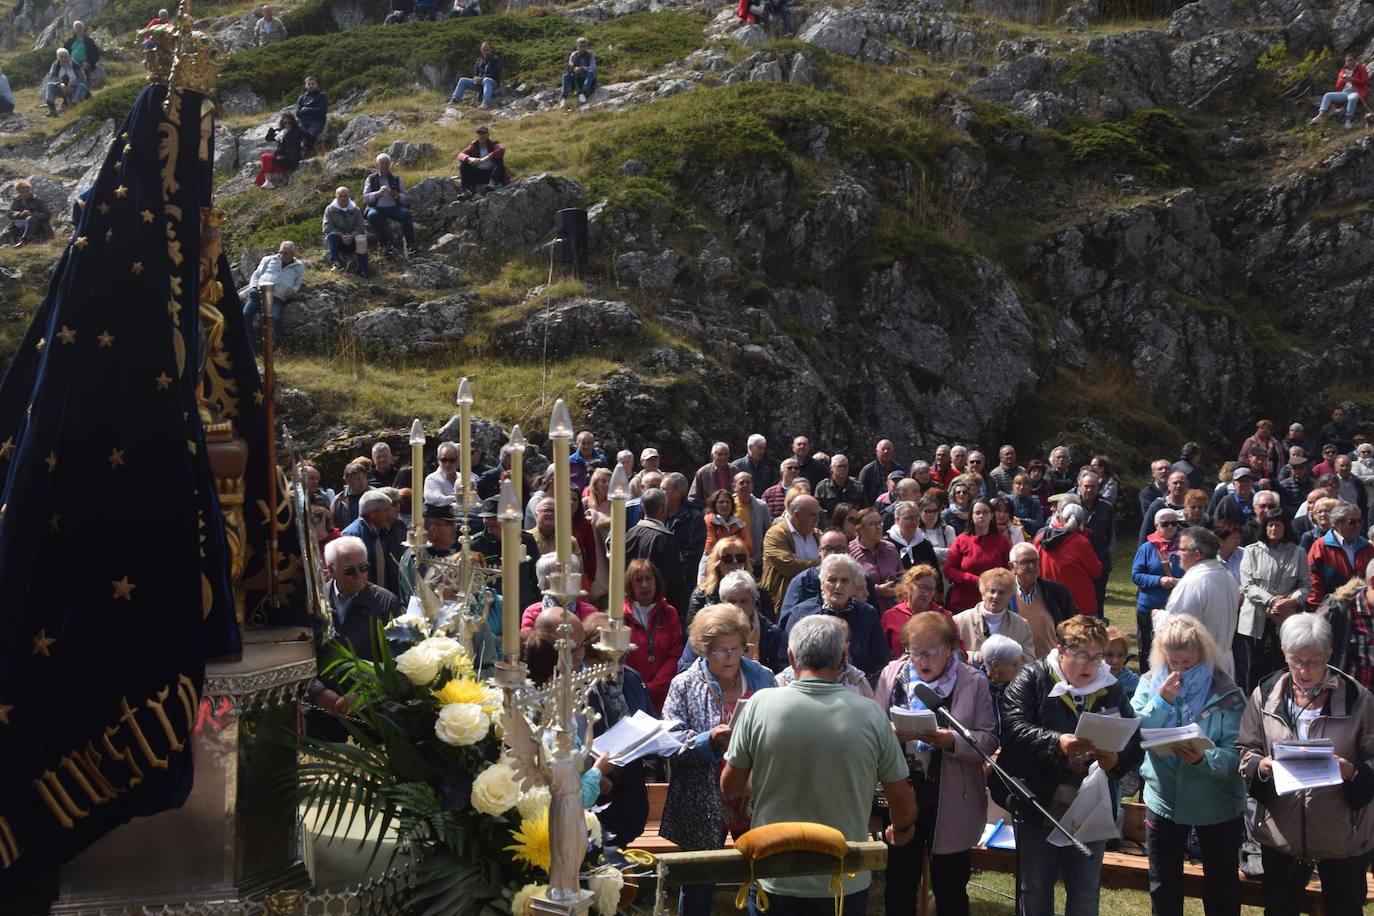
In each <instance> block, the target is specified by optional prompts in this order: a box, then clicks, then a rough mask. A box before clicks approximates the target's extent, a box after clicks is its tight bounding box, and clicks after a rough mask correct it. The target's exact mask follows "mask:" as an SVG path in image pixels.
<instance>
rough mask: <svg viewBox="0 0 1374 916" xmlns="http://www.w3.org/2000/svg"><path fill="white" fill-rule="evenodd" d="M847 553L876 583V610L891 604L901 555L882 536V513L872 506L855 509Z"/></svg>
mask: <svg viewBox="0 0 1374 916" xmlns="http://www.w3.org/2000/svg"><path fill="white" fill-rule="evenodd" d="M849 555H850V556H851V557H853V558H854V559H856V560H858V561H859V565H860V566H862V567H863V570H864V572H866V573H868V575H869V576H871V577H872V578H873V581H874V582H876V583H877V585H878V594H877V596H876V601H875V602H874V603H875V604H876V605H877V607H878V611H879V613H881V612H883V611H886V610H887V609H888V608H890V607H892V605H893V603H894V596H895V595H896V594H897V580H898V579H900V578H901V577H902V557H901V554H899V553H898V552H897V545H896V544H894V543H892V542H891V541H889V540H887V539H886V538H885V537H883V517H882V515H881V514H879V512H878V510H876V509H864V510H863V511H861V512H860V513H859V525H858V531H857V533H856V534H855V535H854V539H853V540H851V541H850V542H849Z"/></svg>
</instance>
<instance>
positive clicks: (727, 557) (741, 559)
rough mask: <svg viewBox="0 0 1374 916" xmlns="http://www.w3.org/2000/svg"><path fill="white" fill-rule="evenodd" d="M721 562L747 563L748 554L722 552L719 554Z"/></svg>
mask: <svg viewBox="0 0 1374 916" xmlns="http://www.w3.org/2000/svg"><path fill="white" fill-rule="evenodd" d="M720 562H722V563H748V562H749V554H747V553H723V554H721V555H720Z"/></svg>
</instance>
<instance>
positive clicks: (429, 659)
mask: <svg viewBox="0 0 1374 916" xmlns="http://www.w3.org/2000/svg"><path fill="white" fill-rule="evenodd" d="M425 642H429V640H425ZM396 670H397V671H399V672H401V673H402V674H404V675H405V676H406V679H407V680H409V681H410V682H411V683H412V684H414V685H415V686H417V687H425V686H428V685H429V684H430V683H431V682H432V681H433V680H434V679H435V678H436V677H438V676H439V659H438V658H437V657H436V656H435V654H434V653H433V652H432V651H430V650H429V649H428V648H426V647H425V643H424V642H422V643H420V644H419V645H418V646H415V647H414V648H411V649H407V650H405V651H404V652H402V653H401V654H400V655H398V656H396Z"/></svg>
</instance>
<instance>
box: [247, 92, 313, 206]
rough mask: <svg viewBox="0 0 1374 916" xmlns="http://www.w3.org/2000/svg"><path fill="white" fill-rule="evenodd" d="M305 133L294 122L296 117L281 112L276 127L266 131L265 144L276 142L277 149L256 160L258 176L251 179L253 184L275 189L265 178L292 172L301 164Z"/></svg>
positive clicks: (289, 113) (269, 180)
mask: <svg viewBox="0 0 1374 916" xmlns="http://www.w3.org/2000/svg"><path fill="white" fill-rule="evenodd" d="M306 136H307V135H306V133H305V131H303V130H301V126H300V124H298V123H297V122H296V116H295V115H293V114H292V113H291V112H289V111H285V112H282V116H281V120H279V121H278V122H277V126H276V127H269V128H268V129H267V142H268V143H271V142H272V141H274V140H275V141H276V142H277V148H276V149H275V150H274V151H272V152H270V153H263V154H262V156H260V157H259V158H258V174H257V177H255V178H254V179H253V184H255V185H257V186H258V187H260V188H269V189H270V188H275V187H276V185H274V184H273V183H272V181H271V179H269V178H268V177H267V176H268V175H286V174H290V173H291V172H294V171H295V170H296V166H298V165H300V164H301V154H302V152H303V151H304V148H305V138H306Z"/></svg>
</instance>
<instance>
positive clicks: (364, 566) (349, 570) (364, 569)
mask: <svg viewBox="0 0 1374 916" xmlns="http://www.w3.org/2000/svg"><path fill="white" fill-rule="evenodd" d="M371 571H372V564H371V563H359V564H358V565H357V566H340V567H339V573H340V575H344V576H356V575H358V573H368V572H371Z"/></svg>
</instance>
